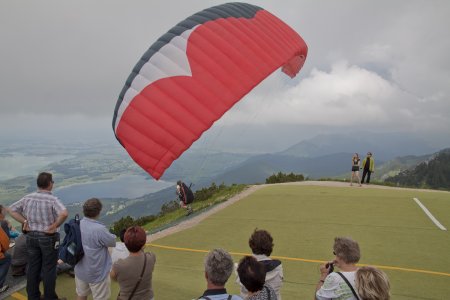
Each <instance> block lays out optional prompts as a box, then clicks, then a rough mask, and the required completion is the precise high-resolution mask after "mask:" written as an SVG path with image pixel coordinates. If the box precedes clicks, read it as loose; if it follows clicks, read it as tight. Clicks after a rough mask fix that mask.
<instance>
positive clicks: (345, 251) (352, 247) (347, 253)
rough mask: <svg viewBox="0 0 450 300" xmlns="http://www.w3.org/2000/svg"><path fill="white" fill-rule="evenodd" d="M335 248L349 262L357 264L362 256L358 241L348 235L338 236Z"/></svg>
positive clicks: (335, 240) (339, 255)
mask: <svg viewBox="0 0 450 300" xmlns="http://www.w3.org/2000/svg"><path fill="white" fill-rule="evenodd" d="M333 250H334V251H335V253H336V255H337V256H338V257H340V258H341V259H342V260H343V261H344V262H345V263H347V264H356V263H357V262H358V261H359V259H360V258H361V252H360V250H359V245H358V243H357V242H356V241H354V240H352V239H351V238H348V237H336V238H335V239H334V247H333Z"/></svg>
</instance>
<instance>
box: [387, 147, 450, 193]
mask: <svg viewBox="0 0 450 300" xmlns="http://www.w3.org/2000/svg"><path fill="white" fill-rule="evenodd" d="M385 181H386V182H388V183H393V184H395V185H399V186H409V187H421V188H432V189H446V190H450V148H448V149H444V150H442V151H439V152H437V153H436V154H435V155H433V156H432V157H431V158H430V159H429V160H427V161H424V162H422V163H420V164H418V165H417V166H415V167H414V168H412V169H408V170H405V171H402V172H400V173H399V174H398V175H396V176H392V177H389V178H387V179H386V180H385Z"/></svg>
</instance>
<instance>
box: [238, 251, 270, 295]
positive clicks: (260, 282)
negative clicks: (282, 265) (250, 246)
mask: <svg viewBox="0 0 450 300" xmlns="http://www.w3.org/2000/svg"><path fill="white" fill-rule="evenodd" d="M237 272H238V274H239V278H240V280H241V282H242V284H243V285H244V286H245V288H246V289H247V291H248V296H247V298H246V300H269V299H270V300H276V299H277V295H276V294H275V291H274V289H273V288H272V287H271V286H270V285H268V284H267V283H265V281H266V270H265V269H264V265H263V264H262V263H261V262H258V261H257V260H256V258H254V257H253V256H245V257H244V258H242V259H241V261H240V262H239V266H238V268H237Z"/></svg>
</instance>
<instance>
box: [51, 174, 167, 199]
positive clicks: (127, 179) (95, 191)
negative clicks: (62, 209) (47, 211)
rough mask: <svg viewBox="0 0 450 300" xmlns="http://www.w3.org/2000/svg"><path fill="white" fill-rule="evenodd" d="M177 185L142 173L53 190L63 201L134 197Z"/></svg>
mask: <svg viewBox="0 0 450 300" xmlns="http://www.w3.org/2000/svg"><path fill="white" fill-rule="evenodd" d="M170 186H175V182H169V181H163V180H159V181H156V180H154V179H149V178H148V177H144V176H140V175H121V176H119V177H117V178H115V179H113V180H107V181H96V182H90V183H83V184H74V185H70V186H66V187H62V188H56V189H54V190H53V194H54V195H56V196H57V197H58V198H59V199H61V201H62V202H64V203H66V204H68V203H73V202H84V201H85V200H87V199H89V198H93V197H95V198H100V199H101V198H128V199H133V198H137V197H140V196H143V195H146V194H150V193H154V192H157V191H160V190H162V189H165V188H168V187H170Z"/></svg>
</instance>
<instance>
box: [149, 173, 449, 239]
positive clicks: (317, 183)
mask: <svg viewBox="0 0 450 300" xmlns="http://www.w3.org/2000/svg"><path fill="white" fill-rule="evenodd" d="M279 185H306V186H329V187H350V186H349V183H348V182H338V181H301V182H288V183H279ZM265 186H267V184H261V185H251V186H249V187H248V188H247V189H245V190H244V191H243V192H241V193H239V194H237V195H235V196H234V197H232V198H230V199H229V200H227V201H225V202H223V203H220V204H218V205H216V206H214V207H213V208H211V209H210V210H208V211H206V212H204V213H201V214H199V215H198V216H195V217H192V218H190V219H188V220H185V221H182V222H180V223H178V224H176V225H174V226H172V227H169V228H167V229H164V230H161V231H159V232H156V233H154V234H151V235H149V236H148V237H147V242H148V243H151V242H153V241H155V240H157V239H160V238H163V237H166V236H168V235H171V234H174V233H176V232H180V231H182V230H185V229H188V228H191V227H194V226H195V225H197V224H198V223H200V222H201V221H203V220H204V219H206V218H208V217H209V216H211V215H213V214H215V213H217V212H218V211H220V210H222V209H224V208H225V207H227V206H229V205H231V204H233V203H236V202H237V201H239V200H241V199H243V198H245V197H247V196H248V195H250V194H252V193H253V192H255V191H257V190H259V189H261V188H263V187H265ZM352 188H355V189H361V188H363V189H366V188H371V189H393V190H402V191H405V190H410V191H421V192H437V193H449V192H446V191H436V190H426V189H412V188H400V187H389V186H383V185H366V184H363V185H362V187H359V186H358V185H357V184H354V185H353V187H352Z"/></svg>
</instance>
